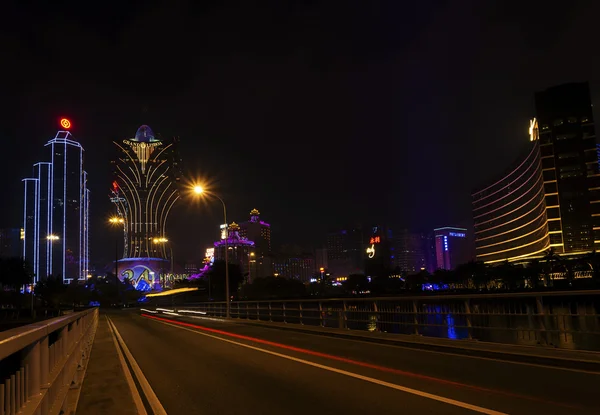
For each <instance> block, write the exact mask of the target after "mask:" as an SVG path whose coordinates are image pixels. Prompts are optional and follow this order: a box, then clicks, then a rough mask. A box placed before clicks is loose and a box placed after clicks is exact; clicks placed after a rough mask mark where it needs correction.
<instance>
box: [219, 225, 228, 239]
mask: <svg viewBox="0 0 600 415" xmlns="http://www.w3.org/2000/svg"><path fill="white" fill-rule="evenodd" d="M219 228H220V229H221V239H225V238H227V224H226V223H224V224H222V225H220V226H219Z"/></svg>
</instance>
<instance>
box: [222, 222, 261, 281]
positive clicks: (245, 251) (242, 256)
mask: <svg viewBox="0 0 600 415" xmlns="http://www.w3.org/2000/svg"><path fill="white" fill-rule="evenodd" d="M227 230H228V237H227V238H226V239H221V240H219V241H217V242H215V243H214V245H215V251H214V258H215V260H219V261H225V249H226V248H227V250H228V258H227V260H228V262H229V263H230V264H236V265H238V266H239V267H240V270H241V271H242V275H244V280H245V281H246V282H252V279H253V278H254V275H252V273H251V265H250V264H251V262H250V261H251V260H252V257H253V256H254V255H253V254H254V242H253V241H249V240H248V238H245V237H242V236H241V235H240V226H239V225H238V224H237V223H235V222H233V223H231V224H230V225H229V226H228V228H227Z"/></svg>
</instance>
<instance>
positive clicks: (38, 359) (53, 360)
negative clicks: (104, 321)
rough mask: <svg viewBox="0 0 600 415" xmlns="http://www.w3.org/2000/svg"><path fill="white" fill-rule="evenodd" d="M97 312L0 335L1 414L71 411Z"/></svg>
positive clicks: (86, 312)
mask: <svg viewBox="0 0 600 415" xmlns="http://www.w3.org/2000/svg"><path fill="white" fill-rule="evenodd" d="M97 325H98V309H97V308H93V309H88V310H85V311H81V312H76V313H71V314H67V315H65V316H61V317H55V318H52V319H49V320H45V321H43V322H39V323H34V324H30V325H27V326H23V327H18V328H15V329H12V330H7V331H5V332H1V333H0V360H1V364H2V366H1V367H2V371H3V373H1V375H2V376H4V377H5V378H4V379H0V415H14V414H17V413H19V414H23V415H29V414H36V415H38V414H39V415H50V414H51V415H58V414H70V413H73V412H74V411H75V406H76V402H77V399H78V396H79V387H80V386H81V382H82V381H83V373H82V372H83V371H84V369H85V367H86V365H87V360H88V358H89V352H90V349H91V347H92V342H93V339H94V335H95V333H96V328H97Z"/></svg>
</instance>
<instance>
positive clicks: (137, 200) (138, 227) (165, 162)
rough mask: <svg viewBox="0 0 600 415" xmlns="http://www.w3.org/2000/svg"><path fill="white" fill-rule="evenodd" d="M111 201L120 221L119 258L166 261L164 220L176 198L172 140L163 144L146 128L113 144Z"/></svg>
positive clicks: (176, 171)
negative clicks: (115, 153)
mask: <svg viewBox="0 0 600 415" xmlns="http://www.w3.org/2000/svg"><path fill="white" fill-rule="evenodd" d="M114 144H115V146H116V147H117V148H118V150H119V157H118V159H117V160H116V161H114V174H115V179H114V181H113V185H112V189H111V201H112V202H113V203H115V205H116V208H117V213H118V214H119V216H121V217H122V218H123V219H124V223H123V230H124V241H125V243H124V250H123V258H155V259H167V258H168V255H167V252H168V251H169V249H168V246H167V244H166V243H156V241H166V240H168V238H167V232H166V224H167V218H168V216H169V212H170V211H171V208H172V207H173V205H174V204H175V202H176V201H177V199H179V186H178V184H179V180H180V172H179V166H178V162H179V157H178V154H177V151H176V141H175V140H173V141H172V142H171V143H165V142H163V141H162V140H160V139H158V138H157V137H156V136H155V135H154V133H153V131H152V130H151V129H150V127H148V126H147V125H142V126H141V127H140V128H139V129H138V130H137V132H136V134H135V137H133V138H130V139H125V140H123V141H122V142H120V143H119V142H115V143H114Z"/></svg>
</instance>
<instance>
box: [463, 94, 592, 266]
mask: <svg viewBox="0 0 600 415" xmlns="http://www.w3.org/2000/svg"><path fill="white" fill-rule="evenodd" d="M535 107H536V115H537V117H536V118H534V119H533V120H532V121H531V122H530V126H529V139H530V144H529V145H528V148H527V151H526V152H525V156H524V157H522V158H520V159H519V162H518V163H516V164H515V168H513V169H510V170H509V172H508V174H506V175H505V176H504V177H502V178H500V179H499V180H496V181H495V182H494V183H492V184H491V185H489V186H485V187H483V188H482V189H480V190H477V191H476V192H474V193H473V216H474V220H475V236H476V254H477V260H480V261H484V262H487V263H495V262H501V261H506V260H508V261H516V260H521V259H527V258H532V257H538V258H539V257H542V256H543V255H544V254H545V252H546V251H547V250H548V249H550V248H552V249H553V250H554V251H555V252H556V253H558V254H562V255H571V254H582V253H586V252H591V251H592V250H598V249H599V248H600V236H599V235H600V169H599V164H598V147H597V145H596V133H595V129H594V119H593V111H592V103H591V99H590V93H589V87H588V84H587V83H574V84H565V85H559V86H556V87H553V88H549V89H547V90H545V91H542V92H539V93H537V94H536V95H535Z"/></svg>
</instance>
